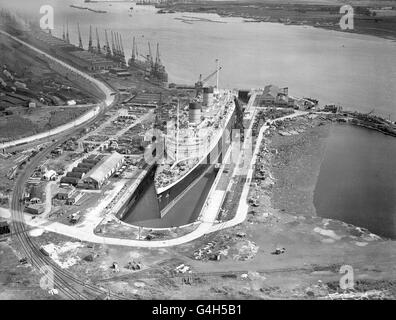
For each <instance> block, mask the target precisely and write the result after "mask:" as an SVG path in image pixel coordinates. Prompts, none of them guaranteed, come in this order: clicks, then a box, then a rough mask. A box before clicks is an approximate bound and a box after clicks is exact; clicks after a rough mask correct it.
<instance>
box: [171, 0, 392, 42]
mask: <svg viewBox="0 0 396 320" xmlns="http://www.w3.org/2000/svg"><path fill="white" fill-rule="evenodd" d="M373 6H374V5H373ZM340 7H341V4H339V5H334V4H333V5H323V4H304V3H297V4H290V3H282V2H280V3H275V4H274V3H273V2H267V1H264V2H262V3H253V2H252V3H250V2H238V1H236V2H224V1H222V2H218V3H217V4H213V3H209V2H205V1H201V2H198V3H194V4H182V3H177V4H173V5H169V6H166V9H169V10H173V11H175V12H181V13H185V12H188V13H209V14H210V13H211V14H217V15H218V16H219V17H222V18H241V19H244V22H245V23H260V22H270V23H281V24H283V25H295V26H309V27H314V28H320V29H325V30H332V31H338V32H344V33H352V34H353V33H355V34H362V35H370V36H374V37H378V38H382V39H387V40H391V41H396V13H395V15H391V16H375V15H373V14H372V13H371V12H370V8H371V7H370V6H369V5H362V6H359V5H355V19H354V21H355V23H354V29H353V30H352V31H349V30H346V31H344V30H342V29H341V28H340V26H339V21H340V19H341V17H342V15H341V14H340V13H339V10H340Z"/></svg>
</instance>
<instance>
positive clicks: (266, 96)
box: [257, 84, 289, 107]
mask: <svg viewBox="0 0 396 320" xmlns="http://www.w3.org/2000/svg"><path fill="white" fill-rule="evenodd" d="M257 99H258V100H257V102H258V105H259V106H263V107H271V106H273V107H289V89H288V88H279V87H277V86H275V85H272V84H271V85H268V86H266V87H265V88H264V92H263V93H262V94H261V95H259V96H257Z"/></svg>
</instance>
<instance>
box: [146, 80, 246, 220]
mask: <svg viewBox="0 0 396 320" xmlns="http://www.w3.org/2000/svg"><path fill="white" fill-rule="evenodd" d="M202 91H203V97H202V99H201V100H202V102H201V101H199V100H198V101H194V102H190V103H189V106H188V124H187V125H186V124H185V123H184V127H183V128H180V119H179V117H177V119H176V123H174V124H173V125H170V126H168V128H170V129H169V130H168V131H167V134H166V136H165V139H164V141H165V153H164V158H163V159H162V162H161V161H159V164H158V167H157V171H156V173H155V178H154V184H155V188H156V192H157V198H158V203H159V208H160V210H161V216H164V215H165V214H166V213H167V211H168V210H169V209H170V208H171V207H172V206H173V205H174V204H175V203H176V202H177V201H178V199H179V198H180V197H181V196H183V194H184V193H185V192H186V191H188V189H189V187H190V186H191V185H192V184H193V183H194V181H196V180H197V179H198V178H199V177H201V176H202V175H204V174H205V173H206V172H207V170H208V169H209V168H211V167H212V166H217V164H218V163H221V162H222V157H223V155H224V153H225V152H226V150H227V149H228V146H229V145H230V137H231V132H232V129H233V128H234V127H235V124H236V118H237V114H238V112H239V111H240V110H239V105H238V103H237V101H236V100H235V96H234V94H233V93H232V91H228V90H221V91H217V90H216V91H215V90H214V89H213V88H210V87H207V88H203V90H202ZM177 114H178V115H179V111H178V112H177Z"/></svg>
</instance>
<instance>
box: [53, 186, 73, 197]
mask: <svg viewBox="0 0 396 320" xmlns="http://www.w3.org/2000/svg"><path fill="white" fill-rule="evenodd" d="M74 190H75V189H74V188H70V187H69V188H60V189H59V191H58V193H57V195H56V198H57V199H58V200H67V199H69V198H70V197H71V196H72V195H73V193H74Z"/></svg>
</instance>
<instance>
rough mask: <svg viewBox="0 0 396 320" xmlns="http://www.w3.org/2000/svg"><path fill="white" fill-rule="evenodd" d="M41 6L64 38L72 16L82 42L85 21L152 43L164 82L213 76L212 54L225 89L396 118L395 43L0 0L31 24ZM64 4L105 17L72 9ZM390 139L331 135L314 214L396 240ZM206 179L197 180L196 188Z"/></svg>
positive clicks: (349, 132) (148, 10) (128, 39)
mask: <svg viewBox="0 0 396 320" xmlns="http://www.w3.org/2000/svg"><path fill="white" fill-rule="evenodd" d="M44 4H50V5H52V6H53V7H54V9H55V30H54V31H53V33H54V34H55V35H57V36H59V37H61V34H62V25H63V24H65V23H66V21H68V23H69V26H70V27H69V30H70V38H71V41H72V42H73V43H75V44H77V39H78V38H77V27H76V25H77V22H79V23H80V28H81V31H82V36H83V42H84V45H85V46H87V43H88V32H89V26H90V25H92V27H93V28H96V27H97V28H98V29H99V33H100V35H101V40H102V43H101V44H102V45H103V44H104V42H103V40H104V35H103V32H104V31H103V29H104V28H107V29H111V30H113V31H117V32H119V33H120V34H121V35H122V38H123V43H124V48H125V50H126V54H127V55H130V54H131V48H132V37H133V36H135V37H136V38H137V39H138V49H139V52H140V53H141V54H146V52H147V41H151V42H152V44H153V48H154V43H155V42H157V41H158V42H159V43H160V48H161V58H162V61H163V63H164V64H165V66H166V68H167V71H168V73H169V76H170V81H171V82H176V83H190V84H193V83H194V82H195V81H197V79H198V77H199V74H203V75H204V76H205V75H208V74H210V73H211V72H212V71H213V70H214V69H215V59H216V58H219V59H220V61H221V65H222V67H223V69H222V71H221V75H220V86H222V87H228V88H258V87H264V86H265V85H267V84H269V83H273V84H276V85H279V86H288V87H289V92H290V94H292V95H295V96H311V97H315V98H318V99H319V100H320V102H321V103H322V104H325V103H340V104H341V105H343V106H344V107H345V108H349V109H355V110H360V111H371V110H373V109H374V110H375V113H377V114H380V115H383V116H387V117H388V116H389V115H390V116H391V117H392V120H393V121H395V120H396V108H395V101H396V90H395V88H396V42H394V41H390V40H384V39H381V38H376V37H373V36H366V35H357V34H350V33H342V32H337V31H327V30H322V29H316V28H313V27H305V26H284V25H281V24H275V23H244V22H243V19H241V18H220V17H218V16H217V15H213V14H195V13H194V14H193V13H176V14H156V9H154V8H153V7H147V6H135V5H133V6H134V9H133V10H132V11H131V10H129V8H130V7H131V6H132V4H131V3H117V4H116V3H113V4H111V5H110V4H109V3H102V4H85V3H83V1H82V0H62V1H61V0H29V1H26V0H13V1H12V3H11V4H10V1H9V0H0V7H7V6H10V5H12V6H13V7H14V8H18V10H19V11H20V12H23V13H28V14H29V15H31V16H32V15H33V16H34V19H37V20H38V19H39V7H40V6H41V5H44ZM70 4H75V5H80V6H85V7H92V8H95V9H101V10H106V11H108V13H106V14H99V13H93V12H89V11H87V10H80V9H75V8H70V7H69V5H70ZM183 16H189V17H202V18H205V19H212V20H215V21H216V22H208V21H196V22H193V23H184V22H182V21H180V20H177V19H175V18H181V17H183ZM94 43H96V41H94ZM395 141H396V140H395V139H393V138H389V137H385V136H383V135H380V134H378V133H375V132H371V131H367V130H363V129H358V128H351V127H342V128H340V131H337V132H334V133H333V135H332V136H331V138H330V141H329V146H328V151H327V155H326V158H325V160H324V162H323V165H322V172H321V173H320V176H319V181H318V186H317V189H316V192H315V205H316V207H317V211H318V213H319V215H322V216H326V217H334V218H340V219H342V220H345V221H348V222H352V223H356V224H357V225H362V226H367V227H369V229H370V230H372V231H373V232H379V233H381V234H384V235H388V236H394V235H395V233H394V217H395V216H394V214H393V213H392V212H395V210H394V209H395V208H394V205H395V204H394V202H395V201H394V198H395V185H394V181H396V179H395V178H396V177H395V172H396V170H395V168H394V165H393V163H392V162H394V159H395V156H396V151H395V150H396V149H395V147H394V145H395ZM210 180H211V179H208V181H210ZM205 185H206V182H204V181H203V182H202V185H201V184H198V187H199V186H200V187H202V186H205ZM149 193H150V192H149ZM196 195H197V196H196V198H195V199H193V201H197V203H200V202H199V198H200V197H199V194H198V193H196ZM145 199H146V198H145ZM146 200H147V199H146ZM189 201H192V200H191V199H189ZM144 203H149V201H148V202H147V201H146V202H142V204H144ZM187 206H188V203H187ZM139 210H140V211H139V212H140V214H139V215H138V216H140V215H141V214H142V212H143V213H144V212H145V211H146V210H149V211H150V210H151V209H150V208H146V206H144V205H142V206H141V207H140V209H139ZM142 210H143V211H142ZM183 210H184V209H182V210H180V212H179V217H181V218H180V219H181V220H183V222H186V221H187V220H188V219H187V220H185V218H186V217H190V218H191V219H193V218H194V217H195V216H196V212H195V211H191V212H189V213H187V214H186V212H185V211H183ZM171 217H173V218H172V219H171ZM174 217H175V216H174V215H169V218H168V219H169V220H172V221H171V222H169V223H170V224H172V225H176V223H175V221H177V218H174ZM187 222H188V221H187Z"/></svg>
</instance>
